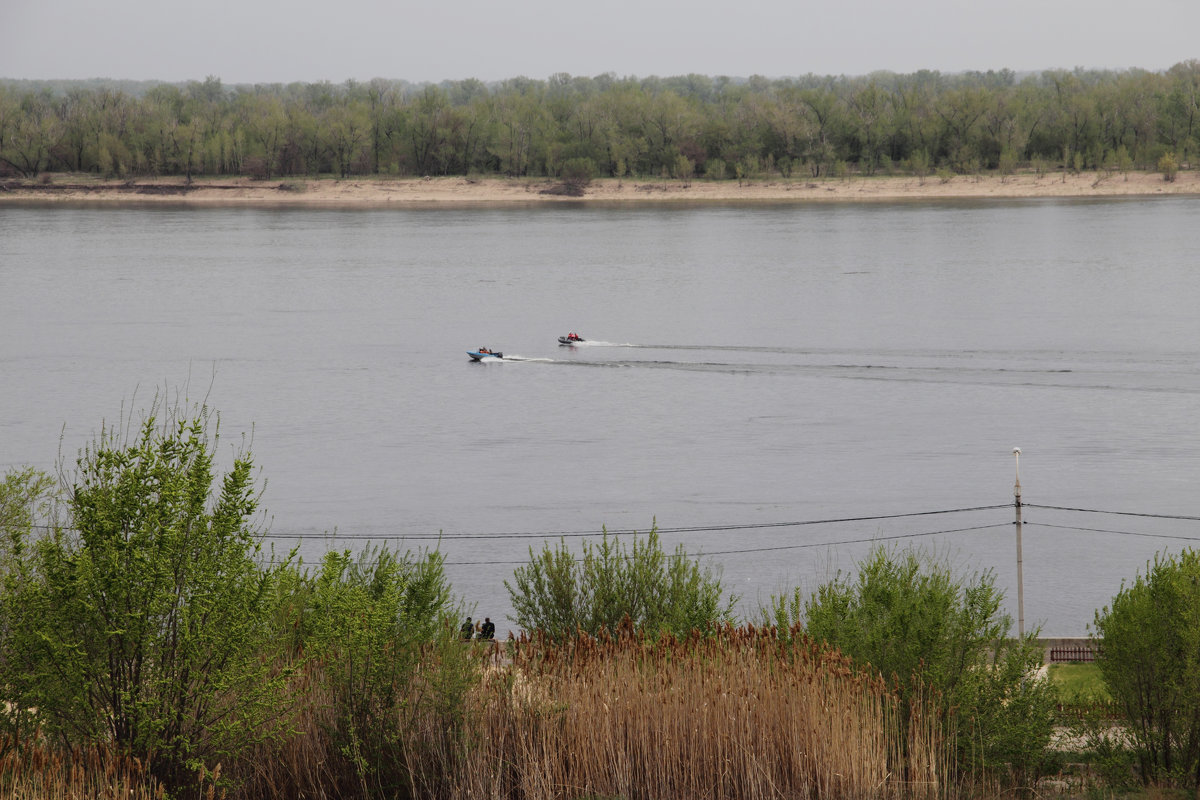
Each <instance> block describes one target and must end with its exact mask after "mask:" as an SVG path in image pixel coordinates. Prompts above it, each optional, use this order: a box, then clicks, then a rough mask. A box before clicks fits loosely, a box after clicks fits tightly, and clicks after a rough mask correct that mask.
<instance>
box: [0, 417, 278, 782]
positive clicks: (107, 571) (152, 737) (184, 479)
mask: <svg viewBox="0 0 1200 800" xmlns="http://www.w3.org/2000/svg"><path fill="white" fill-rule="evenodd" d="M160 411H162V409H160V408H157V407H156V408H155V409H153V410H152V412H151V413H150V415H149V416H148V417H147V418H146V419H145V421H144V422H143V423H142V425H141V427H140V429H139V430H136V431H130V432H128V433H123V432H122V431H119V430H114V429H110V428H107V427H106V428H104V429H102V431H101V433H100V434H99V435H98V436H97V438H96V440H95V441H94V442H93V443H92V444H91V445H89V446H88V447H87V448H86V449H84V450H83V451H81V453H80V455H79V457H78V459H77V461H76V467H75V472H74V475H73V477H70V478H67V477H66V476H65V475H64V481H69V484H68V485H66V486H65V490H66V492H67V494H68V495H69V501H68V509H69V513H70V520H69V526H67V527H63V528H56V529H52V530H51V531H50V532H49V533H48V534H47V535H45V536H43V537H39V538H36V539H31V538H29V537H18V539H17V540H15V545H16V546H17V547H18V549H19V550H20V551H21V555H20V557H19V558H17V559H15V564H14V569H13V570H12V571H11V572H10V573H9V574H8V575H7V576H6V580H5V599H6V601H7V606H6V613H7V614H8V615H9V621H10V625H11V629H10V635H11V637H12V644H13V646H14V648H15V649H18V650H19V651H20V652H21V653H22V656H23V658H22V661H21V663H20V664H18V665H16V668H19V670H20V675H19V676H18V677H19V680H18V681H17V682H16V686H17V688H18V689H19V691H20V695H19V696H16V697H13V698H12V700H11V701H10V702H14V703H16V704H17V705H18V706H19V707H21V708H31V707H36V708H37V709H38V714H39V719H40V721H41V722H42V724H43V725H44V726H45V729H46V731H47V733H49V734H51V735H52V736H55V737H57V738H59V740H60V741H65V742H71V743H83V742H88V741H100V742H111V743H113V744H115V745H116V746H117V748H118V749H119V750H121V751H122V752H124V753H127V754H129V755H132V756H136V757H138V758H140V759H141V760H142V761H143V762H144V763H148V764H149V765H150V767H151V769H152V771H153V772H154V774H155V775H156V776H158V777H159V779H160V780H162V781H164V782H165V783H166V784H167V785H168V786H175V787H179V786H182V785H183V784H184V783H185V781H187V780H188V779H189V778H191V777H194V775H195V771H196V770H197V769H198V768H199V767H200V766H201V765H207V766H208V767H210V768H211V767H214V766H215V765H216V764H217V763H218V762H220V761H221V759H222V758H227V757H228V756H229V755H230V754H231V753H234V752H236V751H238V750H240V749H242V748H243V747H246V746H248V745H249V744H251V743H253V742H255V741H259V740H261V739H262V738H264V737H267V736H269V735H270V734H272V733H273V732H274V731H275V730H276V727H275V726H276V725H277V724H279V723H280V720H281V714H282V713H283V712H282V711H281V703H280V699H279V695H278V693H277V692H276V689H278V688H279V683H280V680H281V678H280V676H279V674H278V672H277V671H276V669H275V668H276V664H275V663H273V659H271V658H270V656H269V653H268V652H267V651H266V650H264V644H265V642H266V641H267V637H268V626H267V624H266V623H267V621H268V619H269V615H270V604H269V602H268V600H269V598H270V597H271V591H270V587H271V583H272V580H273V577H274V572H273V571H272V570H264V569H263V568H262V567H260V564H259V541H260V537H259V536H258V533H257V531H256V529H255V527H254V525H253V524H252V517H253V516H254V515H255V514H256V512H257V509H258V490H257V488H256V486H255V481H254V476H253V468H252V464H251V460H250V458H249V456H248V455H244V454H243V455H238V456H237V457H236V458H235V459H234V463H233V466H232V469H231V470H230V471H229V472H228V473H226V474H225V475H224V476H223V477H222V478H221V480H220V487H219V489H215V487H214V481H215V473H214V466H213V452H214V451H215V450H216V448H217V443H218V439H219V436H218V432H217V427H218V426H217V424H216V422H215V420H214V419H213V418H212V416H211V415H210V413H209V412H208V411H207V410H206V409H203V408H201V409H198V410H197V411H196V412H195V413H194V414H192V415H185V414H183V413H181V412H180V411H178V409H176V410H170V411H166V412H163V416H162V418H161V419H160V418H159V417H158V416H157V413H156V412H160ZM214 490H215V491H214Z"/></svg>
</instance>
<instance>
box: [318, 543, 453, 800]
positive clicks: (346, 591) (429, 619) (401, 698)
mask: <svg viewBox="0 0 1200 800" xmlns="http://www.w3.org/2000/svg"><path fill="white" fill-rule="evenodd" d="M442 561H443V559H442V556H441V555H440V554H439V553H436V552H435V553H427V554H423V555H419V556H413V555H411V554H403V555H400V554H397V553H394V552H392V551H390V550H386V549H377V548H367V549H365V550H363V551H362V552H360V553H359V554H358V555H357V556H356V555H354V554H352V553H351V552H350V551H342V552H331V553H328V554H326V556H325V558H324V561H323V562H322V564H321V568H320V570H319V571H318V572H317V573H316V575H315V576H307V575H305V576H303V577H302V578H301V579H300V580H299V581H298V582H297V583H298V585H299V587H300V588H299V591H298V592H297V596H299V597H301V598H302V599H301V600H300V601H299V602H297V603H296V605H295V607H296V609H297V610H298V612H299V619H300V620H302V622H301V625H302V629H303V632H302V634H301V636H302V638H303V641H302V643H301V647H302V649H303V651H304V652H305V653H306V654H307V656H308V657H309V659H310V660H311V663H313V664H316V665H318V666H319V669H318V670H316V673H317V674H319V675H320V676H321V680H322V682H323V685H324V687H325V689H326V692H325V693H324V696H326V697H328V698H330V701H331V703H332V706H333V707H332V712H333V719H334V727H333V729H332V730H329V731H327V732H326V733H327V735H328V736H329V737H330V739H331V743H332V745H333V748H334V752H335V753H336V755H337V757H338V758H339V759H340V760H341V763H340V764H335V763H331V764H330V765H329V772H330V774H334V775H338V776H342V778H343V779H344V780H352V782H353V788H355V789H362V791H363V794H364V795H366V796H380V797H396V796H402V795H406V794H412V795H414V796H419V793H418V792H415V791H410V790H411V787H412V786H413V785H414V784H415V783H418V782H420V781H422V780H423V779H422V777H421V774H422V771H421V770H420V769H414V768H413V765H415V764H421V763H423V762H424V761H426V760H427V758H426V756H427V753H425V752H424V749H425V748H426V743H421V741H420V739H421V736H420V735H418V728H419V727H420V724H421V723H422V722H423V721H424V719H425V715H426V714H428V713H430V712H432V713H434V714H436V715H437V716H438V724H437V725H436V726H434V728H435V729H436V730H438V731H439V732H440V733H441V734H442V735H444V736H448V737H449V739H450V740H451V741H450V744H451V745H453V743H454V741H455V740H456V738H457V736H458V735H459V734H460V733H461V730H462V722H463V717H462V710H463V708H464V706H465V704H466V693H467V690H468V688H469V687H470V686H471V685H473V683H474V680H475V675H476V672H475V663H476V662H474V661H472V660H471V658H470V656H471V651H470V649H469V648H464V647H462V646H461V642H459V641H458V640H457V637H456V635H455V633H456V631H455V629H454V621H455V618H456V616H457V615H456V610H455V608H454V607H453V606H452V597H451V594H450V587H449V584H448V583H447V582H446V577H445V573H444V571H443V566H442ZM338 788H339V793H341V792H345V791H349V790H350V788H351V786H348V785H342V786H340V787H338Z"/></svg>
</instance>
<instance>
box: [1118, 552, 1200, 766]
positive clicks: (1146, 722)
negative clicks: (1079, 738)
mask: <svg viewBox="0 0 1200 800" xmlns="http://www.w3.org/2000/svg"><path fill="white" fill-rule="evenodd" d="M1095 631H1096V638H1097V639H1098V640H1099V642H1100V644H1101V646H1100V648H1099V656H1098V657H1097V659H1096V663H1097V664H1098V665H1099V667H1100V671H1101V673H1102V674H1103V675H1104V681H1105V683H1106V684H1107V686H1108V691H1109V693H1110V694H1111V695H1112V697H1113V699H1114V701H1115V702H1116V705H1117V707H1118V708H1119V709H1120V711H1121V713H1122V715H1123V716H1124V721H1125V724H1126V730H1127V733H1128V736H1129V741H1130V743H1131V746H1132V749H1133V751H1134V753H1135V757H1136V761H1137V769H1138V774H1139V775H1140V777H1141V779H1142V781H1143V782H1145V783H1147V784H1164V783H1165V784H1171V783H1174V784H1178V785H1181V786H1184V787H1187V788H1189V789H1195V788H1197V787H1198V786H1200V553H1197V552H1196V551H1195V550H1191V549H1185V550H1184V551H1183V552H1181V553H1180V554H1179V555H1178V556H1164V555H1160V556H1156V557H1155V559H1154V563H1153V564H1152V565H1151V564H1147V566H1146V574H1145V575H1139V576H1137V578H1136V579H1135V580H1134V582H1133V584H1132V585H1129V586H1124V585H1123V586H1122V587H1121V591H1120V592H1119V593H1118V594H1117V596H1116V597H1114V598H1113V600H1112V604H1111V605H1109V606H1107V607H1105V608H1104V609H1103V610H1101V611H1098V612H1096V621H1095Z"/></svg>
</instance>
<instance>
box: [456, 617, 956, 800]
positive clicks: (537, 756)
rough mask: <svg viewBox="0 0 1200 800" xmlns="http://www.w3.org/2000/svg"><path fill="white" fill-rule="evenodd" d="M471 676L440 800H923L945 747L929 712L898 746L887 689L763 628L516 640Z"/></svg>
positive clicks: (933, 789)
mask: <svg viewBox="0 0 1200 800" xmlns="http://www.w3.org/2000/svg"><path fill="white" fill-rule="evenodd" d="M514 645H515V646H513V647H512V666H511V668H510V670H508V671H494V672H492V673H490V674H488V675H487V676H485V678H484V680H483V682H482V684H481V688H480V694H481V697H482V698H484V702H483V703H482V704H481V707H480V709H479V712H480V717H479V719H478V721H477V724H476V725H474V726H472V728H471V730H472V731H473V736H472V739H471V742H470V747H469V749H470V753H471V757H470V759H468V760H464V761H461V762H460V763H458V764H457V768H456V769H455V770H454V771H453V773H452V774H450V775H447V776H446V777H447V779H448V780H447V787H446V788H447V793H446V795H445V796H447V797H471V798H506V799H508V798H520V800H549V799H550V798H562V797H621V798H628V800H639V798H659V797H711V798H741V799H743V800H754V799H755V798H767V797H800V796H806V797H844V798H857V797H864V798H865V797H871V798H889V797H894V798H901V797H931V796H936V795H938V794H939V793H942V792H944V791H945V789H946V782H945V779H946V775H947V769H948V766H949V764H950V763H951V762H950V758H949V756H950V754H949V753H947V752H946V745H945V744H944V741H945V740H944V738H943V737H942V735H941V734H940V729H939V727H938V724H937V721H936V720H935V719H934V718H933V716H932V715H917V717H916V718H917V720H918V722H917V723H916V724H914V725H912V726H911V728H910V740H909V741H908V742H901V741H900V726H899V724H898V723H899V718H900V715H899V714H898V708H897V702H898V701H897V699H896V695H895V694H894V693H893V692H891V691H889V690H888V688H887V687H886V686H885V685H884V684H883V683H882V682H881V681H879V680H877V679H871V678H866V677H863V676H861V675H858V674H855V673H854V672H852V671H851V670H850V668H849V664H848V663H847V661H846V659H845V658H843V657H842V656H840V655H838V654H836V653H832V652H829V651H826V650H822V649H820V648H818V647H816V646H815V645H812V644H810V643H804V645H803V646H801V647H793V646H790V645H784V644H782V643H781V642H780V641H779V640H778V639H777V638H776V636H775V635H774V633H773V632H772V631H770V630H756V629H752V628H742V629H733V628H727V629H725V630H722V631H721V632H720V633H719V634H718V635H717V636H715V637H710V638H701V637H694V638H691V639H688V640H686V641H682V642H680V641H675V640H672V639H670V638H665V639H659V640H657V641H655V640H651V639H648V638H646V637H643V636H640V635H638V634H634V633H633V632H631V631H629V630H628V629H626V630H625V631H623V632H622V633H621V634H620V635H619V636H617V637H616V638H611V639H609V638H601V639H598V640H597V639H591V638H587V637H583V638H579V639H575V640H574V641H571V642H568V643H566V644H564V645H563V646H561V647H550V646H548V645H547V643H546V642H544V641H540V640H538V641H530V640H522V641H519V642H516V643H514Z"/></svg>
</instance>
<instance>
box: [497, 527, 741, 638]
mask: <svg viewBox="0 0 1200 800" xmlns="http://www.w3.org/2000/svg"><path fill="white" fill-rule="evenodd" d="M529 558H530V562H529V564H528V566H524V567H519V568H517V570H516V571H515V572H514V574H513V582H512V583H509V582H508V581H505V582H504V586H505V588H506V589H508V593H509V596H510V598H511V599H512V605H513V609H514V610H515V611H516V615H517V616H516V619H515V620H514V621H515V622H516V623H517V625H518V626H519V627H520V628H522V629H523V630H526V631H529V632H533V631H541V632H543V633H545V634H546V635H548V636H550V637H551V638H553V639H557V640H562V639H566V638H569V637H571V636H574V635H575V634H576V632H577V631H578V630H582V631H583V632H584V633H587V634H590V635H592V636H596V635H598V634H599V633H600V632H601V631H607V632H609V633H612V632H615V631H616V629H617V627H618V626H619V625H620V624H621V622H622V620H624V618H625V617H628V618H629V620H630V621H631V622H632V624H633V625H634V627H635V628H637V629H638V630H642V631H645V632H648V633H650V634H653V635H657V634H659V633H671V634H673V635H675V636H676V637H680V638H682V637H685V636H687V635H688V634H690V633H691V632H692V631H693V630H698V631H707V630H709V629H710V628H711V627H712V626H713V625H717V624H720V623H724V622H729V621H731V620H732V618H733V606H734V604H735V603H736V601H737V598H736V597H730V598H728V600H723V590H722V587H721V580H720V578H718V577H717V576H716V575H714V574H713V572H712V571H711V570H708V569H705V568H702V567H701V566H700V562H699V561H698V560H696V559H693V558H690V557H689V556H688V555H687V552H686V551H685V550H684V548H683V546H682V545H680V546H679V547H678V548H677V549H676V550H675V553H674V554H673V555H668V554H667V553H665V552H664V551H663V549H662V546H661V545H660V544H659V540H658V530H657V528H651V530H650V532H649V533H648V534H647V535H646V537H645V538H644V539H643V538H638V536H637V535H636V534H635V535H634V537H633V540H632V543H631V545H630V546H629V547H625V546H624V545H622V544H621V543H620V542H619V541H618V539H617V537H616V536H613V537H609V535H608V533H607V532H606V533H605V534H604V536H603V538H602V539H601V540H600V542H599V543H597V544H593V543H592V542H589V541H587V540H584V542H583V557H582V558H581V559H579V560H576V559H575V557H574V556H572V555H571V553H570V551H569V550H568V549H567V546H566V544H565V543H563V542H560V543H559V545H558V546H557V547H556V548H551V547H550V545H548V544H547V545H546V546H545V547H544V548H543V549H542V552H541V553H540V554H536V555H535V554H534V552H533V548H532V547H531V548H530V549H529Z"/></svg>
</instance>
